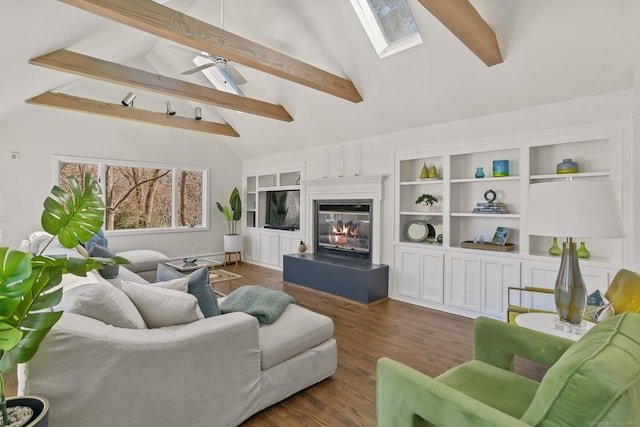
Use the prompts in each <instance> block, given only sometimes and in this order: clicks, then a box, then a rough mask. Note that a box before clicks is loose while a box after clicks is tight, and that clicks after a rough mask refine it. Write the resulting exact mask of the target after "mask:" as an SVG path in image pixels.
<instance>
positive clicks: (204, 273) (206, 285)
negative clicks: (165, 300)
mask: <svg viewBox="0 0 640 427" xmlns="http://www.w3.org/2000/svg"><path fill="white" fill-rule="evenodd" d="M181 277H188V278H189V286H188V288H187V292H188V293H190V294H191V295H193V296H194V297H196V299H197V300H198V306H199V307H200V311H202V314H204V317H213V316H217V315H219V314H220V308H219V307H218V299H217V298H216V295H215V293H214V292H213V289H212V288H211V282H210V281H209V270H207V268H206V267H203V268H201V269H199V270H196V271H194V272H193V273H191V274H189V275H188V276H187V275H185V274H182V273H180V272H179V271H176V270H174V269H173V268H171V267H169V266H168V265H165V264H158V275H157V280H158V281H167V280H172V279H178V278H181Z"/></svg>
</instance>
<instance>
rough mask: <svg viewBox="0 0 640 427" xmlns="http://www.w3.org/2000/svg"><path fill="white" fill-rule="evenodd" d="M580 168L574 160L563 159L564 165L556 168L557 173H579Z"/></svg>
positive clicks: (559, 164)
mask: <svg viewBox="0 0 640 427" xmlns="http://www.w3.org/2000/svg"><path fill="white" fill-rule="evenodd" d="M579 171H580V168H579V166H578V163H577V162H574V161H573V160H572V159H562V163H558V165H557V166H556V173H578V172H579Z"/></svg>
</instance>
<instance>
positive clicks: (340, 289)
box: [283, 254, 389, 304]
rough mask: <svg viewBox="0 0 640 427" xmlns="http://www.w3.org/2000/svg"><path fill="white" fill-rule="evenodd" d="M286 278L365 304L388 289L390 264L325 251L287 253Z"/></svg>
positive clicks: (378, 297)
mask: <svg viewBox="0 0 640 427" xmlns="http://www.w3.org/2000/svg"><path fill="white" fill-rule="evenodd" d="M283 279H284V281H285V282H289V283H295V284H296V285H302V286H306V287H308V288H312V289H316V290H319V291H324V292H329V293H331V294H334V295H338V296H341V297H344V298H348V299H351V300H354V301H358V302H361V303H365V304H369V303H372V302H374V301H376V300H379V299H381V298H386V297H387V296H388V293H389V266H388V265H385V264H370V263H367V262H362V261H358V260H348V259H342V258H335V257H328V256H322V255H314V254H291V255H284V257H283Z"/></svg>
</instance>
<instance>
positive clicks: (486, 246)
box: [460, 240, 515, 252]
mask: <svg viewBox="0 0 640 427" xmlns="http://www.w3.org/2000/svg"><path fill="white" fill-rule="evenodd" d="M460 246H462V247H463V248H468V249H482V250H485V251H499V252H509V251H512V250H513V248H514V247H515V245H514V244H513V243H505V244H504V245H496V244H495V243H493V242H484V243H474V242H473V241H471V240H465V241H464V242H462V243H460Z"/></svg>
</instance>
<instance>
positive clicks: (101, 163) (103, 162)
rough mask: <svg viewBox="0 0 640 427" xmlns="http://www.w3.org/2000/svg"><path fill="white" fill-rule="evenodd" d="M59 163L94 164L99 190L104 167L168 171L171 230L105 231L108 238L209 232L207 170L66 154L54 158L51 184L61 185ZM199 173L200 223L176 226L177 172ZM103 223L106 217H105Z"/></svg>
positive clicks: (200, 167)
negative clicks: (200, 185) (200, 179)
mask: <svg viewBox="0 0 640 427" xmlns="http://www.w3.org/2000/svg"><path fill="white" fill-rule="evenodd" d="M61 163H84V164H94V165H97V166H98V182H99V183H100V186H101V187H102V183H104V182H105V181H106V171H107V167H106V166H107V165H109V166H124V167H136V168H146V169H169V170H171V173H172V175H171V227H166V228H128V229H123V230H104V232H105V234H106V235H107V236H130V235H140V234H159V233H182V232H185V231H187V232H191V231H208V230H209V167H207V166H195V165H183V164H167V163H156V162H139V161H129V160H117V159H103V158H96V157H76V156H65V155H58V154H54V155H53V167H52V181H53V185H58V183H59V182H60V164H61ZM181 170H184V171H193V172H202V224H201V225H196V226H193V227H192V226H188V225H182V226H179V225H177V220H178V173H179V171H181ZM102 190H103V194H102V200H103V201H105V197H106V196H105V189H104V188H102ZM105 220H106V218H105Z"/></svg>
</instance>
